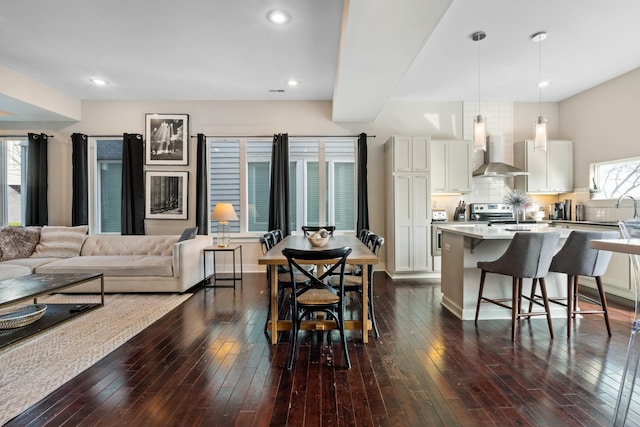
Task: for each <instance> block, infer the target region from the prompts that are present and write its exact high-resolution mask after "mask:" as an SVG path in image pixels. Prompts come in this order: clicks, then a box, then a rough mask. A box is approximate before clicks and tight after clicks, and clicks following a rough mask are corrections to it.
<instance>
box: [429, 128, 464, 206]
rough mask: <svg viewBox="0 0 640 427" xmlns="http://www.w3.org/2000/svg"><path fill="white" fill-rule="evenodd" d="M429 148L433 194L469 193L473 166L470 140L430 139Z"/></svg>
mask: <svg viewBox="0 0 640 427" xmlns="http://www.w3.org/2000/svg"><path fill="white" fill-rule="evenodd" d="M429 150H430V153H429V157H430V159H431V189H432V192H433V194H441V193H470V192H471V176H472V168H473V157H472V156H473V146H472V144H471V141H457V140H431V142H430V143H429Z"/></svg>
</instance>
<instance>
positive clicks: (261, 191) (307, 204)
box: [208, 138, 356, 233]
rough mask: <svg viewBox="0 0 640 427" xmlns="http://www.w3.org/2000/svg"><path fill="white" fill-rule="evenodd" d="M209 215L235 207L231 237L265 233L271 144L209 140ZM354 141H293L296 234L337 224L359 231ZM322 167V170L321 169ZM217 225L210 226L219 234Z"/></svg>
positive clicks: (291, 187) (292, 213) (291, 181)
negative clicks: (310, 227) (223, 206)
mask: <svg viewBox="0 0 640 427" xmlns="http://www.w3.org/2000/svg"><path fill="white" fill-rule="evenodd" d="M208 142H209V152H210V161H209V165H210V210H211V209H213V207H214V206H215V204H216V203H217V202H228V203H232V204H233V206H234V208H235V209H236V212H238V213H239V218H240V221H237V222H235V223H234V222H232V223H230V228H231V232H232V233H234V232H235V233H245V232H249V233H252V232H255V233H258V232H265V231H267V228H268V221H269V191H270V178H271V171H270V170H271V145H272V141H271V140H270V139H245V138H238V139H223V138H210V139H209V141H208ZM354 159H355V138H290V139H289V168H290V169H289V192H290V203H289V208H290V212H289V214H290V217H291V229H292V230H300V227H301V226H302V225H303V224H309V225H319V224H334V225H335V226H336V229H338V230H342V231H353V230H355V210H356V205H355V196H356V189H355V185H356V180H355V161H354ZM319 165H323V167H319ZM215 228H216V224H215V223H212V224H211V230H215Z"/></svg>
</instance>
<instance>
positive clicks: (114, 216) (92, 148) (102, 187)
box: [89, 138, 122, 233]
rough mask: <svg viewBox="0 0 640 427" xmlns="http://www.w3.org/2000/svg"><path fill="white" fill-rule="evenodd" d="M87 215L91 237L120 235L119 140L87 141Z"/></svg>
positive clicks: (120, 154) (96, 139) (120, 146)
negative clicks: (88, 201) (88, 183)
mask: <svg viewBox="0 0 640 427" xmlns="http://www.w3.org/2000/svg"><path fill="white" fill-rule="evenodd" d="M89 153H90V154H89V156H90V158H89V171H90V172H89V173H90V185H89V200H91V201H92V203H91V205H90V208H89V210H90V212H89V218H90V220H89V222H90V227H91V229H92V230H94V232H95V233H120V231H121V227H120V214H121V209H120V207H121V199H122V139H121V138H90V139H89Z"/></svg>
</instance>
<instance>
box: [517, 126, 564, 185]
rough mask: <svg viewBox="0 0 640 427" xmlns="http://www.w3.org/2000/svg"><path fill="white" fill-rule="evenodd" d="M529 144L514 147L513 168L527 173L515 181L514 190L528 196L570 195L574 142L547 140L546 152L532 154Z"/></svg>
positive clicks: (530, 142)
mask: <svg viewBox="0 0 640 427" xmlns="http://www.w3.org/2000/svg"><path fill="white" fill-rule="evenodd" d="M533 146H534V142H533V141H532V140H527V141H519V142H516V143H515V144H513V160H514V161H513V163H514V166H515V167H518V168H521V169H524V170H526V171H527V172H529V175H520V176H516V177H515V178H514V185H515V188H519V189H522V190H524V191H527V192H529V193H567V192H573V141H567V140H557V139H555V140H549V141H548V142H547V151H535V150H534V148H533Z"/></svg>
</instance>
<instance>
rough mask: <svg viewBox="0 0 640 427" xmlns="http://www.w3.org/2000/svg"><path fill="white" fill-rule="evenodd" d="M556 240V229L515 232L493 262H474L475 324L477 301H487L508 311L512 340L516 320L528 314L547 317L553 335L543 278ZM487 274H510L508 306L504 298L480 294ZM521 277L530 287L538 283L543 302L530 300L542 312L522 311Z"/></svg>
mask: <svg viewBox="0 0 640 427" xmlns="http://www.w3.org/2000/svg"><path fill="white" fill-rule="evenodd" d="M559 240H560V233H557V232H548V233H530V232H526V233H516V234H515V235H514V236H513V240H512V241H511V243H510V244H509V246H508V247H507V249H506V250H505V252H504V254H502V256H501V257H500V258H498V259H497V260H495V261H480V262H478V268H480V269H482V273H481V275H480V290H479V293H478V303H477V305H476V318H475V323H476V325H477V324H478V315H479V314H480V304H481V303H482V302H490V303H493V304H496V305H499V306H500V307H504V308H508V309H510V310H511V341H515V339H516V320H518V319H519V318H521V317H527V318H529V317H530V316H540V315H546V316H547V324H548V325H549V334H550V335H551V338H553V326H552V325H551V313H550V310H549V301H548V299H547V287H546V284H545V281H544V277H545V276H546V275H547V272H548V271H549V265H550V264H551V259H552V258H553V254H554V252H555V250H556V247H557V246H558V242H559ZM487 273H495V274H502V275H505V276H511V277H512V287H513V289H512V297H511V305H510V306H509V305H507V304H505V302H508V301H509V299H508V298H499V299H495V298H493V299H492V298H487V297H483V296H482V294H483V291H484V284H485V279H486V276H487ZM525 278H528V279H533V283H534V286H535V283H536V281H539V282H540V289H541V291H542V295H543V302H542V303H540V302H539V301H535V300H534V303H535V304H537V305H540V306H544V308H545V311H535V312H527V313H523V312H522V310H521V308H522V298H525V299H530V298H529V297H528V296H523V295H522V282H523V279H525Z"/></svg>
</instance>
